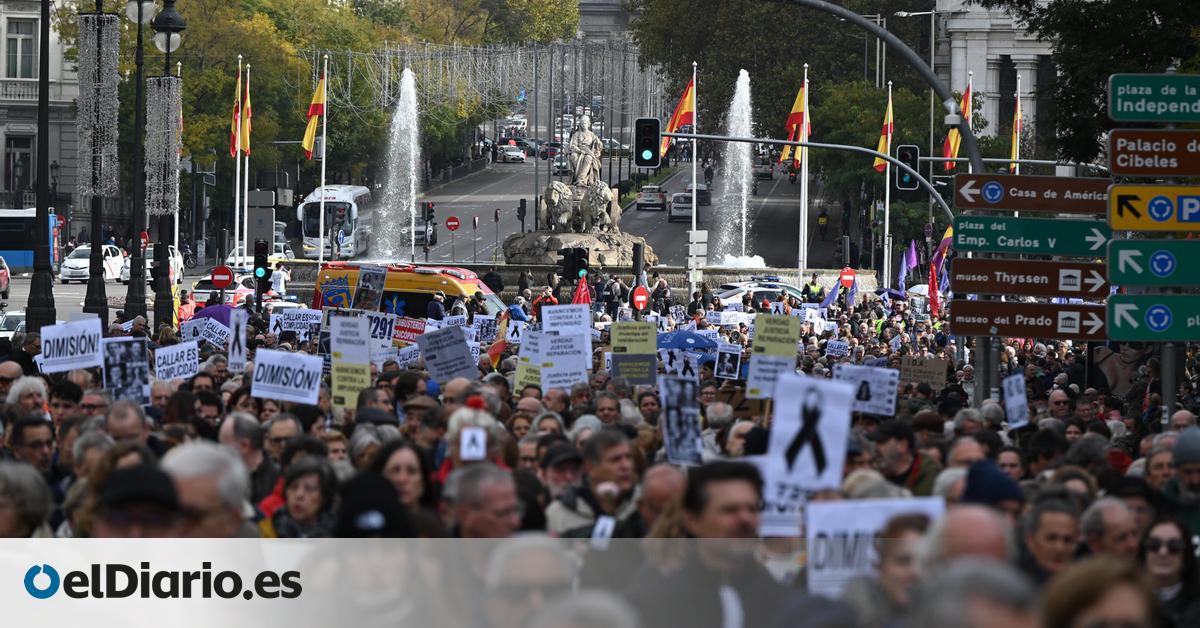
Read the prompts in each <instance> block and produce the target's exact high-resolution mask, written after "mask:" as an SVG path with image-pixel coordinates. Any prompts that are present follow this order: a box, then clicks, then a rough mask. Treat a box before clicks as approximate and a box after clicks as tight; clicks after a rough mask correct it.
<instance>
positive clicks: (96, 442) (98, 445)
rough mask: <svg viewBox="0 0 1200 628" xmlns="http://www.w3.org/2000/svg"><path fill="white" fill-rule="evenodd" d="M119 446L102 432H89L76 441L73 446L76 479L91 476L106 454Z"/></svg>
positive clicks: (72, 454)
mask: <svg viewBox="0 0 1200 628" xmlns="http://www.w3.org/2000/svg"><path fill="white" fill-rule="evenodd" d="M116 444H117V442H116V441H114V440H113V439H112V437H111V436H109V435H108V434H106V433H105V432H102V431H100V430H88V431H85V432H83V433H82V434H80V436H79V438H76V439H75V444H74V445H72V446H71V456H72V459H73V460H74V466H73V470H74V473H75V477H76V478H86V477H88V476H89V475H91V473H92V470H93V469H95V468H96V464H97V463H99V462H100V457H101V456H103V455H104V452H106V451H108V450H109V449H112V448H113V447H114V446H115V445H116Z"/></svg>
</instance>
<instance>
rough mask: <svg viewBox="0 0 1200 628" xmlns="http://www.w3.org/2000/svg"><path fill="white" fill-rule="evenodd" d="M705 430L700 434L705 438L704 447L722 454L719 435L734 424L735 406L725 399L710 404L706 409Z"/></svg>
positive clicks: (710, 451) (716, 453)
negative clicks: (718, 440) (718, 439)
mask: <svg viewBox="0 0 1200 628" xmlns="http://www.w3.org/2000/svg"><path fill="white" fill-rule="evenodd" d="M704 421H705V425H704V431H703V432H701V433H700V435H701V436H702V437H703V438H704V449H705V450H706V451H708V452H709V453H711V454H713V455H720V451H721V449H720V447H719V446H718V445H717V435H718V434H720V433H721V430H723V429H725V428H727V427H729V426H730V425H732V424H733V406H731V405H729V404H727V403H725V402H724V401H714V402H712V403H710V404H708V407H706V408H705V409H704Z"/></svg>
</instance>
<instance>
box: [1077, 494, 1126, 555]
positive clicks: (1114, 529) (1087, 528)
mask: <svg viewBox="0 0 1200 628" xmlns="http://www.w3.org/2000/svg"><path fill="white" fill-rule="evenodd" d="M1079 525H1080V527H1081V528H1083V538H1084V540H1085V541H1086V542H1087V545H1088V549H1090V550H1091V551H1092V553H1093V554H1111V555H1113V556H1117V557H1119V558H1122V559H1124V560H1128V561H1130V562H1134V561H1136V560H1137V552H1138V531H1137V522H1136V521H1135V519H1134V516H1133V511H1132V510H1130V509H1129V506H1126V505H1125V502H1124V501H1122V500H1120V499H1117V498H1116V497H1105V498H1102V499H1098V500H1096V501H1095V502H1092V505H1091V506H1088V509H1087V510H1085V511H1083V516H1082V517H1081V518H1080V520H1079Z"/></svg>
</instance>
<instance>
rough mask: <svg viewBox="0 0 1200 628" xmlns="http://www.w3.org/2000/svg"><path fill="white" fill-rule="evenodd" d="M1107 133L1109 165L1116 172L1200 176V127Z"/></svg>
mask: <svg viewBox="0 0 1200 628" xmlns="http://www.w3.org/2000/svg"><path fill="white" fill-rule="evenodd" d="M1108 137H1109V140H1108V164H1109V165H1108V169H1109V172H1111V173H1112V174H1114V175H1116V176H1124V177H1196V176H1200V131H1197V130H1194V129H1186V130H1185V129H1176V130H1164V129H1113V130H1112V132H1111V133H1110V134H1109V136H1108Z"/></svg>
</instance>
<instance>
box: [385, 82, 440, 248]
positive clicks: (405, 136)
mask: <svg viewBox="0 0 1200 628" xmlns="http://www.w3.org/2000/svg"><path fill="white" fill-rule="evenodd" d="M419 124H420V116H419V112H418V111H417V83H416V79H415V78H414V77H413V73H412V70H411V69H409V68H404V73H403V74H401V75H400V98H399V99H398V100H397V101H396V111H395V113H393V114H392V125H391V132H390V135H389V138H388V153H387V157H388V159H387V179H386V181H385V182H384V186H383V202H382V203H380V204H379V206H378V207H377V208H376V210H375V215H374V216H373V217H372V219H371V220H372V223H373V228H374V231H375V234H376V239H375V246H376V247H377V250H378V253H379V256H380V257H382V258H383V259H384V260H387V261H394V260H395V259H396V258H398V257H400V256H401V255H402V254H403V252H402V251H403V246H404V245H405V244H408V245H409V255H410V256H411V257H412V259H416V225H417V218H418V215H417V214H418V212H417V193H418V189H417V188H418V185H419V181H420V179H419V176H418V173H419V172H420V163H421V138H420V133H419V129H418V127H419ZM404 224H408V234H407V237H406V236H405V234H404V228H403V226H402V225H404ZM426 242H428V235H426Z"/></svg>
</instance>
